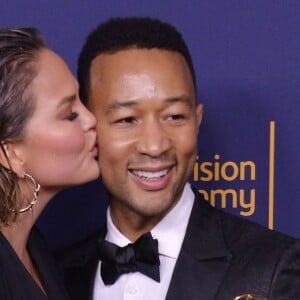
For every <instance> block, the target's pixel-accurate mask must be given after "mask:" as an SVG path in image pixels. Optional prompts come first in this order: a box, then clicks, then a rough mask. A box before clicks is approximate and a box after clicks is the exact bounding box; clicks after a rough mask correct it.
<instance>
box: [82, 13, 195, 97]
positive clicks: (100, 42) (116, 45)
mask: <svg viewBox="0 0 300 300" xmlns="http://www.w3.org/2000/svg"><path fill="white" fill-rule="evenodd" d="M130 48H138V49H151V48H157V49H162V50H169V51H174V52H178V53H180V54H181V55H182V56H183V57H184V58H185V60H186V62H187V65H188V67H189V69H190V72H191V75H192V79H193V83H194V87H195V90H196V75H195V71H194V66H193V62H192V58H191V55H190V52H189V49H188V47H187V45H186V43H185V41H184V39H183V37H182V35H181V34H180V32H178V30H177V29H176V28H175V27H174V26H172V25H170V24H168V23H165V22H162V21H160V20H157V19H153V18H140V17H130V18H112V19H109V20H108V21H106V22H104V23H102V24H100V25H99V26H98V27H97V28H96V29H95V30H93V31H92V32H91V33H90V34H89V35H88V37H87V39H86V42H85V44H84V46H83V48H82V50H81V53H80V55H79V58H78V70H77V76H78V81H79V86H80V91H79V94H80V97H81V100H82V101H83V102H86V101H87V98H88V93H89V88H90V67H91V64H92V61H93V59H94V58H95V57H97V56H98V55H100V54H103V53H110V54H112V53H115V52H118V51H121V50H126V49H130Z"/></svg>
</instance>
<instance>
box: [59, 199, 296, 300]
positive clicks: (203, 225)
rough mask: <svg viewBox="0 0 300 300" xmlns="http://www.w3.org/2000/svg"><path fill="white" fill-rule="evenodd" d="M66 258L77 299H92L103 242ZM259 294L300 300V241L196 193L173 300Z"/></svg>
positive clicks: (69, 281) (173, 284)
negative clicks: (207, 200) (100, 248)
mask: <svg viewBox="0 0 300 300" xmlns="http://www.w3.org/2000/svg"><path fill="white" fill-rule="evenodd" d="M105 233H106V229H105V228H104V229H103V230H102V231H100V232H98V233H96V234H95V235H94V236H92V237H90V238H89V239H88V240H86V241H84V242H82V243H80V244H78V245H76V246H73V247H72V248H71V249H68V250H67V251H64V254H62V255H60V262H61V263H62V265H63V267H64V271H65V284H66V286H67V289H68V290H69V293H70V296H71V299H74V300H88V299H92V292H93V283H94V278H95V272H96V268H97V265H98V261H99V260H98V255H97V240H99V238H100V239H101V238H104V236H105ZM245 293H253V294H259V295H264V296H266V297H268V299H269V300H281V299H285V300H288V299H289V300H298V299H300V241H298V240H295V239H293V238H291V237H288V236H286V235H283V234H280V233H277V232H274V231H270V230H268V229H267V228H265V227H262V226H260V225H257V224H255V223H252V222H249V221H248V220H243V219H241V218H238V217H235V216H232V215H229V214H227V213H225V212H223V211H220V210H218V209H216V208H213V207H211V206H210V205H209V203H208V202H206V201H205V200H204V199H202V198H201V196H200V195H198V194H196V199H195V203H194V206H193V209H192V213H191V216H190V220H189V223H188V228H187V232H186V235H185V238H184V241H183V245H182V249H181V252H180V255H179V257H178V260H177V263H176V265H175V269H174V273H173V276H172V279H171V283H170V286H169V289H168V293H167V297H166V299H167V300H177V299H178V300H181V299H182V300H184V299H189V300H210V299H217V300H227V299H228V300H232V299H234V297H236V296H238V295H241V294H245Z"/></svg>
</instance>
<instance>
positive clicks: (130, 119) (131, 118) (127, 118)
mask: <svg viewBox="0 0 300 300" xmlns="http://www.w3.org/2000/svg"><path fill="white" fill-rule="evenodd" d="M133 122H135V118H134V117H126V118H122V119H119V120H117V121H116V123H133Z"/></svg>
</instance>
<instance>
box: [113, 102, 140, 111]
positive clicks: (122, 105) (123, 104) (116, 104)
mask: <svg viewBox="0 0 300 300" xmlns="http://www.w3.org/2000/svg"><path fill="white" fill-rule="evenodd" d="M137 104H138V102H137V101H136V100H127V101H122V100H116V101H115V102H114V103H113V104H111V105H110V106H109V107H108V109H107V111H108V113H110V112H113V111H116V110H119V109H121V108H130V107H133V106H135V105H137Z"/></svg>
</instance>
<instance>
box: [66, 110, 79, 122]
mask: <svg viewBox="0 0 300 300" xmlns="http://www.w3.org/2000/svg"><path fill="white" fill-rule="evenodd" d="M78 115H79V114H78V113H77V112H76V111H72V112H71V113H70V114H69V115H68V116H67V120H69V121H74V120H75V119H76V118H77V117H78Z"/></svg>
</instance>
